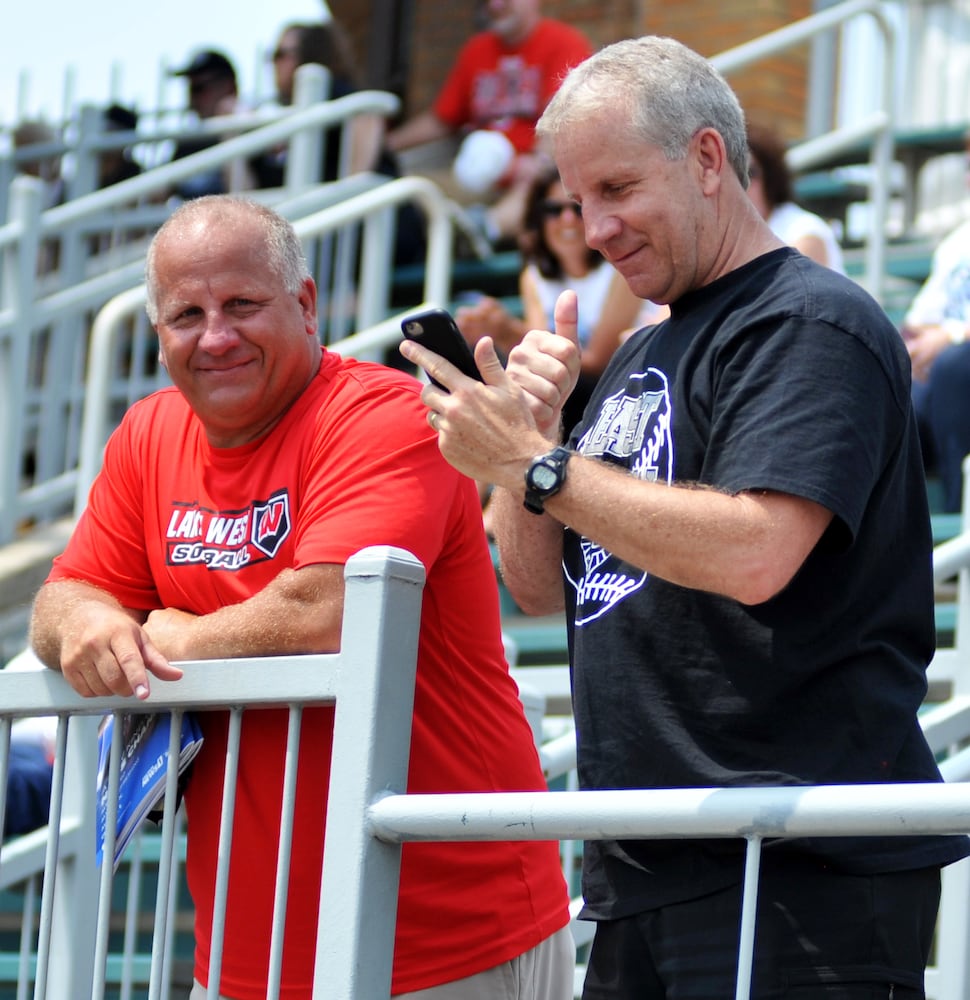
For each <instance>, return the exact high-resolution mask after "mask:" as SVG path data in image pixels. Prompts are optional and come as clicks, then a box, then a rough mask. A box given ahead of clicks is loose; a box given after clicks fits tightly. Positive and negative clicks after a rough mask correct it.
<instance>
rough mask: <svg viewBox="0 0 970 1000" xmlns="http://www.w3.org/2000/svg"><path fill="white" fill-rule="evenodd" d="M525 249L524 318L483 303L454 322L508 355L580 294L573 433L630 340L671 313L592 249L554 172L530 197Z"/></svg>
mask: <svg viewBox="0 0 970 1000" xmlns="http://www.w3.org/2000/svg"><path fill="white" fill-rule="evenodd" d="M519 248H520V250H521V252H522V258H523V261H524V265H525V266H524V267H523V269H522V271H521V273H520V275H519V295H520V297H521V300H522V317H521V318H520V317H518V316H515V315H513V314H512V313H510V312H509V311H508V310H507V309H506V308H505V307H504V306H503V305H502V304H501V303H500V302H498V301H497V300H496V299H492V298H488V297H483V298H481V299H479V300H478V301H477V302H476V303H474V304H473V305H470V306H463V307H461V308H460V309H458V310H457V312H456V314H455V319H456V321H457V322H458V326H459V327H460V328H461V331H462V333H463V334H464V335H465V338H466V339H467V340H468V341H469V343H471V344H475V343H476V342H477V341H478V340H479V339H480V338H481V337H483V336H489V337H491V338H492V339H493V341H494V343H495V346H496V348H497V350H498V351H499V352H500V353H502V354H506V355H507V354H508V352H509V351H510V350H511V349H512V348H513V347H514V346H515V345H516V344H517V343H518V342H519V341H520V340H521V339H522V337H523V336H524V335H525V333H526V331H527V330H536V329H539V330H551V329H552V322H553V307H554V306H555V303H556V299H557V298H558V297H559V295H560V293H561V292H563V291H565V290H566V289H572V290H573V291H575V292H576V296H577V299H578V302H579V346H580V348H581V350H582V374H581V375H580V380H579V382H578V384H577V386H576V388H575V389H574V391H573V394H572V396H571V397H570V399H569V401H568V403H567V404H566V407H565V409H564V411H563V415H564V422H565V423H566V424H567V426H568V424H569V421H572V420H578V419H579V417H580V416H581V415H582V411H583V407H584V406H585V405H586V401H587V400H588V399H589V394H590V393H591V392H592V390H593V387H594V386H595V385H596V382H597V380H598V379H599V377H600V375H601V374H602V373H603V370H604V369H605V368H606V365H607V362H608V361H609V360H610V358H611V357H612V356H613V352H614V351H615V350H616V349H617V347H618V346H619V345H620V343H621V342H622V340H623V337H624V334H625V333H627V332H628V331H629V330H630V329H631V328H633V327H639V326H645V325H647V324H648V323H656V322H658V320H659V319H661V318H663V316H665V315H666V314H667V310H666V307H660V306H656V305H654V304H653V303H651V302H644V301H643V300H642V299H639V298H637V296H636V295H634V294H633V292H631V291H630V289H629V287H628V286H627V283H626V281H625V280H624V279H623V277H622V276H621V275H620V273H619V272H618V271H616V270H615V269H614V268H613V266H612V265H611V264H609V263H608V262H607V261H605V260H604V259H603V258H602V257H601V256H600V254H599V252H598V251H596V250H591V249H590V248H589V247H588V246H587V245H586V232H585V230H584V228H583V219H582V209H581V206H579V205H578V204H576V202H574V201H571V200H570V199H568V198H567V197H566V192H565V190H564V189H563V186H562V182H561V181H560V179H559V174H558V173H557V172H556V170H555V169H554V168H550V169H548V170H546V171H545V172H543V173H542V174H540V175H539V176H538V177H537V178H536V180H535V182H534V184H533V185H532V188H531V190H530V191H529V195H528V199H527V201H526V208H525V217H524V223H523V228H522V233H521V234H520V236H519Z"/></svg>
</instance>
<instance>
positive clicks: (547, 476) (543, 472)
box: [532, 465, 559, 490]
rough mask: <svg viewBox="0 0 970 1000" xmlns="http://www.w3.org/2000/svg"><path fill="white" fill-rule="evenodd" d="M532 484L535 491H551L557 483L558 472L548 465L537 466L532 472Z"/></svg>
mask: <svg viewBox="0 0 970 1000" xmlns="http://www.w3.org/2000/svg"><path fill="white" fill-rule="evenodd" d="M532 482H533V484H534V485H535V488H536V489H537V490H551V489H552V488H553V486H555V485H556V484H557V483H558V482H559V472H558V471H557V470H556V469H553V468H550V467H549V466H548V465H537V466H536V467H535V468H534V469H533V470H532Z"/></svg>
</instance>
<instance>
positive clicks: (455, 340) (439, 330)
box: [401, 309, 484, 392]
mask: <svg viewBox="0 0 970 1000" xmlns="http://www.w3.org/2000/svg"><path fill="white" fill-rule="evenodd" d="M401 332H402V333H403V334H404V336H405V338H406V339H407V340H413V341H414V342H415V343H416V344H420V345H421V346H422V347H427V348H428V350H429V351H434V353H435V354H440V355H441V357H443V358H444V359H445V361H450V362H451V363H452V364H453V365H454V366H455V367H456V368H457V369H458V370H459V371H460V372H461V373H462V374H463V375H467V376H468V377H469V378H473V379H477V380H478V381H479V382H482V381H484V379H483V378H482V375H481V372H479V370H478V367H477V366H476V365H475V358H474V355H473V354H472V350H471V348H470V347H469V346H468V342H467V341H466V340H465V338H464V337H463V336H462V332H461V330H459V329H458V324H457V323H455V321H454V319H452V317H451V315H450V313H448V312H447V311H446V310H445V309H427V310H425V311H424V312H420V313H415V314H414V315H412V316H406V317H405V318H404V319H403V320H402V321H401ZM428 378H430V379H431V381H432V382H433V383H434V384H435V385H436V386H438V388H439V389H444V390H445V391H446V392H447V391H448V390H447V386H443V385H442V384H441V383H440V382H438V381H437V380H436V379H435V378H434V377H433V376H432V375H431V374H429V375H428Z"/></svg>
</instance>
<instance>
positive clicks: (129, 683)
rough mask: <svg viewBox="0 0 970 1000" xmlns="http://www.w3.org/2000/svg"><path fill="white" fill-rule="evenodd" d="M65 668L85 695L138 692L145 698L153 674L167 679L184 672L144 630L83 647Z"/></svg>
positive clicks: (63, 666) (70, 678)
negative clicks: (163, 654)
mask: <svg viewBox="0 0 970 1000" xmlns="http://www.w3.org/2000/svg"><path fill="white" fill-rule="evenodd" d="M62 669H63V672H64V676H65V677H66V678H67V679H68V681H69V682H70V684H71V686H72V687H73V688H74V690H75V691H77V692H78V694H80V695H82V696H83V697H85V698H105V697H109V696H111V695H117V696H120V697H126V698H130V697H131V696H132V695H134V696H135V697H136V698H138V699H141V700H143V699H145V698H147V697H148V695H149V694H150V692H151V688H150V684H149V673H151V674H154V675H155V676H156V677H158V678H159V679H160V680H166V681H174V680H178V679H179V678H180V677H181V676H182V673H183V671H182V670H181V669H180V668H179V667H176V666H173V665H172V664H171V663H169V662H168V660H166V659H165V657H164V656H162V654H161V653H160V652H159V651H158V650H157V649H156V648H155V646H154V645H153V644H152V642H151V640H149V638H148V637H147V635H146V634H145V633H144V632H142V631H140V630H139V631H138V632H135V633H132V632H129V631H123V632H116V633H114V634H113V635H111V636H110V637H109V638H108V640H107V642H106V643H104V644H98V645H97V646H92V647H86V646H84V647H81V648H80V649H79V650H78V651H77V652H76V653H75V654H73V655H71V656H69V657H66V658H65V659H64V661H63V662H62Z"/></svg>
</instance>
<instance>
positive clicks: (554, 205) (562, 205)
mask: <svg viewBox="0 0 970 1000" xmlns="http://www.w3.org/2000/svg"><path fill="white" fill-rule="evenodd" d="M567 209H568V210H569V211H571V212H572V213H573V215H575V216H576V218H578V219H581V218H582V217H583V206H582V205H578V204H577V203H576V202H574V201H544V202H543V203H542V214H543V215H544V216H545V217H546V218H548V219H561V218H562V215H563V213H564V212H565V211H566V210H567Z"/></svg>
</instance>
